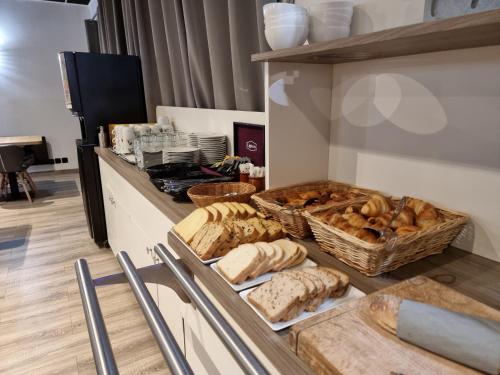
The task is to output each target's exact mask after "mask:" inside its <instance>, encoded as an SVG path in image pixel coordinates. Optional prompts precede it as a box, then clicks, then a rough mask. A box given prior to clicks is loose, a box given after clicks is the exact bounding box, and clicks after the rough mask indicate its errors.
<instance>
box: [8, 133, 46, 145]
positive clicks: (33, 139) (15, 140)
mask: <svg viewBox="0 0 500 375" xmlns="http://www.w3.org/2000/svg"><path fill="white" fill-rule="evenodd" d="M40 143H42V136H41V135H19V136H13V137H0V146H29V145H39V144H40Z"/></svg>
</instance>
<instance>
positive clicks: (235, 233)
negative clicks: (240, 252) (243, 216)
mask: <svg viewBox="0 0 500 375" xmlns="http://www.w3.org/2000/svg"><path fill="white" fill-rule="evenodd" d="M223 224H224V225H225V226H226V228H227V229H228V231H229V236H228V239H227V240H226V242H225V243H223V244H222V245H221V246H219V248H218V249H217V250H216V251H215V253H214V256H213V257H214V258H219V257H222V256H224V255H226V254H227V253H229V252H230V251H231V250H233V249H234V248H236V247H238V245H239V244H240V243H241V238H242V237H243V231H242V230H241V229H240V227H239V226H237V225H236V224H235V223H234V220H232V219H227V220H225V221H223Z"/></svg>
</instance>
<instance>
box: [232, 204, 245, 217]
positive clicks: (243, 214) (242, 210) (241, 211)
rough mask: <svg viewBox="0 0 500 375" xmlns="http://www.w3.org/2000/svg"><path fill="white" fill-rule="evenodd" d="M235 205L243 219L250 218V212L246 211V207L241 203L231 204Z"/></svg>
mask: <svg viewBox="0 0 500 375" xmlns="http://www.w3.org/2000/svg"><path fill="white" fill-rule="evenodd" d="M231 203H232V204H233V206H234V207H236V209H237V210H238V212H239V217H240V218H242V219H246V218H247V217H248V212H247V210H246V209H245V207H243V206H242V205H241V204H240V203H238V202H231Z"/></svg>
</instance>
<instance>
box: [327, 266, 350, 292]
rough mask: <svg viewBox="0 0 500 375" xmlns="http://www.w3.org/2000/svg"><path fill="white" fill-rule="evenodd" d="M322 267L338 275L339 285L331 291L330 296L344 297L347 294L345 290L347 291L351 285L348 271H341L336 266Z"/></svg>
mask: <svg viewBox="0 0 500 375" xmlns="http://www.w3.org/2000/svg"><path fill="white" fill-rule="evenodd" d="M320 269H322V270H324V271H326V272H330V273H331V274H333V275H334V276H336V277H337V278H338V279H339V285H338V287H337V290H336V291H334V292H332V293H330V297H333V298H339V297H342V296H343V295H344V294H345V292H346V291H347V288H348V286H349V276H348V275H347V274H346V273H344V272H342V271H339V270H337V269H335V268H330V267H320Z"/></svg>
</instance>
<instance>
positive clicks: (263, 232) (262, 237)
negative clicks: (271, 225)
mask: <svg viewBox="0 0 500 375" xmlns="http://www.w3.org/2000/svg"><path fill="white" fill-rule="evenodd" d="M261 220H262V219H259V218H257V217H252V218H250V219H247V220H246V222H247V223H248V224H250V225H253V226H254V227H255V229H257V232H258V234H259V236H258V237H257V241H267V229H266V227H265V226H264V225H262V223H261Z"/></svg>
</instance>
